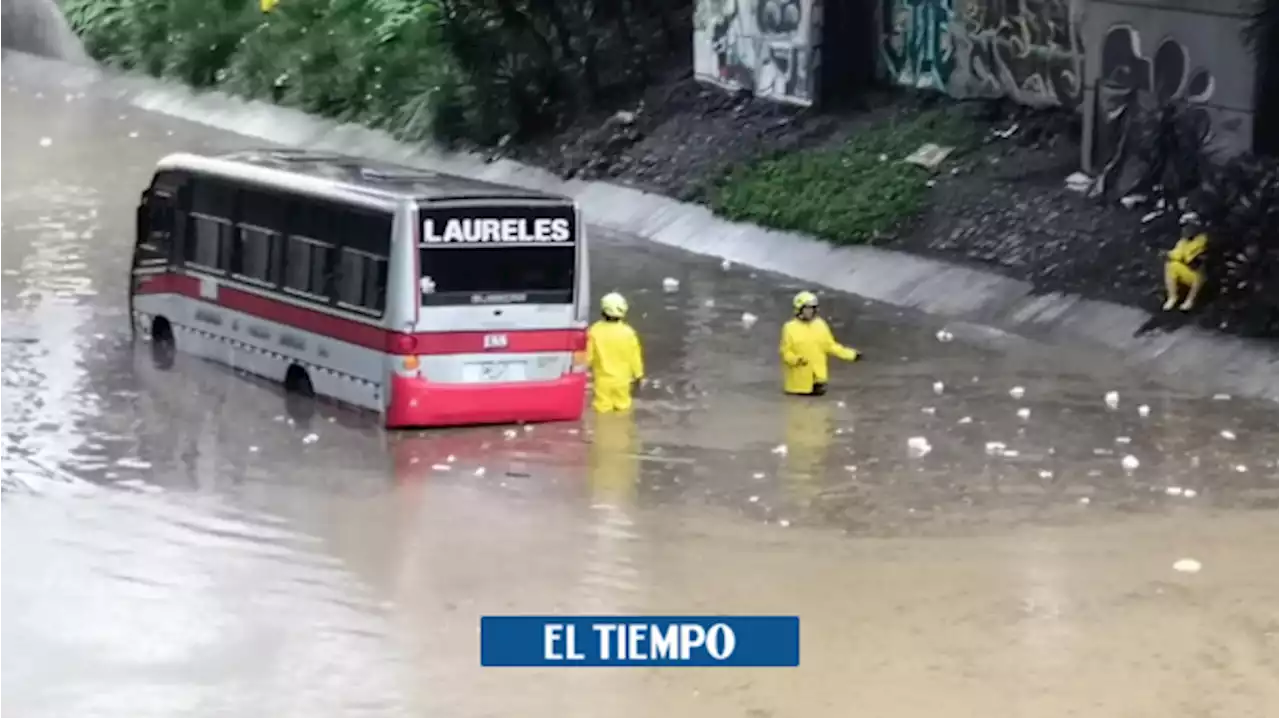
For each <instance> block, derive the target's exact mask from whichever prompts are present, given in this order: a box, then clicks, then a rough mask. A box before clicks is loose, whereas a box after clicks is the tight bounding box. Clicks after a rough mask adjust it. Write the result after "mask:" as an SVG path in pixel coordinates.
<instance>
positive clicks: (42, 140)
mask: <svg viewBox="0 0 1280 718" xmlns="http://www.w3.org/2000/svg"><path fill="white" fill-rule="evenodd" d="M52 144H53V138H51V137H41V138H40V146H41V147H48V146H49V145H52Z"/></svg>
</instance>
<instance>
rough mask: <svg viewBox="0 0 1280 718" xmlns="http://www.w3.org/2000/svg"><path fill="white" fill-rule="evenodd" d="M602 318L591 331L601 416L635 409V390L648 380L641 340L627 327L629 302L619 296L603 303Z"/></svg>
mask: <svg viewBox="0 0 1280 718" xmlns="http://www.w3.org/2000/svg"><path fill="white" fill-rule="evenodd" d="M600 314H601V315H602V318H601V319H600V321H597V322H596V323H595V324H592V325H591V328H590V329H588V330H587V365H588V366H589V367H591V376H592V379H593V382H594V384H595V398H594V400H593V401H592V406H594V407H595V409H596V411H597V412H600V413H602V414H603V413H607V412H611V411H626V410H628V409H630V408H631V387H632V385H633V384H635V383H636V382H638V381H640V380H641V379H643V378H644V357H643V355H642V352H641V349H640V337H639V336H638V335H637V334H636V330H635V329H632V328H631V325H630V324H627V322H626V321H625V320H626V316H627V300H626V299H624V298H623V296H622V295H621V294H618V293H617V292H611V293H609V294H606V295H604V297H603V298H602V299H601V300H600Z"/></svg>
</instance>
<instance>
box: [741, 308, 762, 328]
mask: <svg viewBox="0 0 1280 718" xmlns="http://www.w3.org/2000/svg"><path fill="white" fill-rule="evenodd" d="M758 319H759V317H757V316H756V315H754V314H752V313H751V312H743V313H742V326H744V327H746V328H747V329H750V328H751V327H753V326H755V323H756V320H758Z"/></svg>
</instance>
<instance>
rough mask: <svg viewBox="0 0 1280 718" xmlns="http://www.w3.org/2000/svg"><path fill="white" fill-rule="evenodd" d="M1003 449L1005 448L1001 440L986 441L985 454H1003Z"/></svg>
mask: <svg viewBox="0 0 1280 718" xmlns="http://www.w3.org/2000/svg"><path fill="white" fill-rule="evenodd" d="M1004 450H1005V445H1004V442H1003V441H988V442H987V446H986V451H987V454H989V455H991V456H998V455H1000V454H1003V453H1004Z"/></svg>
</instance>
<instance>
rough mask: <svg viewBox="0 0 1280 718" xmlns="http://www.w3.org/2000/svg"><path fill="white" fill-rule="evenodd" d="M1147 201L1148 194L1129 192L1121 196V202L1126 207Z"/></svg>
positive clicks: (1130, 207)
mask: <svg viewBox="0 0 1280 718" xmlns="http://www.w3.org/2000/svg"><path fill="white" fill-rule="evenodd" d="M1145 201H1147V196H1146V195H1144V194H1127V195H1125V196H1123V197H1121V198H1120V204H1122V205H1124V208H1125V209H1133V208H1134V207H1137V206H1138V205H1139V204H1141V203H1143V202H1145Z"/></svg>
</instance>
